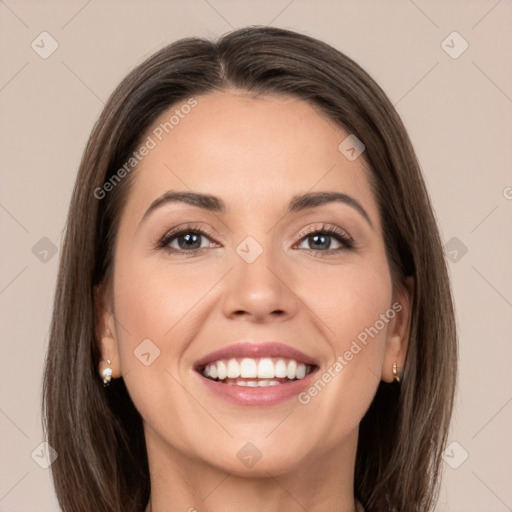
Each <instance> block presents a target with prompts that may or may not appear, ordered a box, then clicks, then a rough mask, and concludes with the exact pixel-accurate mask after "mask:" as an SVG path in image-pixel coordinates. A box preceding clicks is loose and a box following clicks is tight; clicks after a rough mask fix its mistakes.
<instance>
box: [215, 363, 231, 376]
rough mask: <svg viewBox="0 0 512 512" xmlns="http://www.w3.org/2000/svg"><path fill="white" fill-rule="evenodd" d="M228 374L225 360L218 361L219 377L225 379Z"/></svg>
mask: <svg viewBox="0 0 512 512" xmlns="http://www.w3.org/2000/svg"><path fill="white" fill-rule="evenodd" d="M227 375H228V372H227V369H226V365H225V364H224V361H217V377H218V379H219V380H224V379H225V378H226V377H227Z"/></svg>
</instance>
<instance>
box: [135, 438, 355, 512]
mask: <svg viewBox="0 0 512 512" xmlns="http://www.w3.org/2000/svg"><path fill="white" fill-rule="evenodd" d="M349 437H350V439H346V440H345V441H346V442H345V443H343V444H342V445H339V446H336V447H333V448H332V449H330V450H328V451H327V452H326V453H323V454H320V455H315V456H314V457H313V456H310V457H308V459H307V460H302V461H300V462H299V463H298V464H295V465H294V466H293V467H292V468H290V469H289V470H288V471H284V472H283V471H282V470H281V471H272V469H273V468H272V466H271V465H270V464H268V463H267V466H263V464H262V465H261V466H260V468H259V471H258V472H257V473H256V472H255V473H256V474H253V475H250V476H247V475H244V474H237V467H234V468H231V467H227V468H223V467H220V464H219V465H212V464H209V463H207V462H205V461H204V460H202V459H200V458H198V457H194V456H193V455H191V454H190V453H183V452H180V451H178V450H176V449H172V448H171V447H170V446H169V445H168V444H164V443H163V442H162V440H161V439H160V440H159V439H158V438H157V437H156V436H153V435H151V433H148V432H147V436H146V446H147V449H148V461H149V468H150V475H151V498H150V501H149V503H148V506H147V508H146V511H145V512H183V511H188V512H200V511H201V510H206V509H207V510H208V511H209V512H234V511H239V510H240V509H243V510H244V511H246V512H259V511H260V510H265V511H266V512H278V511H280V510H293V509H296V508H299V509H303V510H307V511H308V512H327V511H329V512H334V511H336V512H364V511H363V508H362V506H361V504H360V503H358V502H357V500H356V499H355V497H354V481H353V477H354V467H355V454H356V447H357V431H355V432H354V434H353V435H351V436H349ZM260 462H263V459H262V460H261V461H260ZM256 469H257V467H255V470H256Z"/></svg>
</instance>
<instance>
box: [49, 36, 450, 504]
mask: <svg viewBox="0 0 512 512" xmlns="http://www.w3.org/2000/svg"><path fill="white" fill-rule="evenodd" d="M455 380H456V333H455V322H454V313H453V306H452V298H451V292H450V285H449V280H448V276H447V271H446V266H445V261H444V257H443V251H442V246H441V243H440V238H439V234H438V230H437V227H436V222H435V218H434V215H433V212H432V208H431V204H430V201H429V197H428V194H427V191H426V188H425V185H424V181H423V178H422V175H421V171H420V168H419V165H418V162H417V160H416V157H415V154H414V150H413V148H412V146H411V143H410V141H409V138H408V136H407V134H406V131H405V128H404V126H403V124H402V122H401V121H400V119H399V117H398V115H397V113H396V111H395V110H394V108H393V106H392V105H391V103H390V101H389V100H388V99H387V97H386V96H385V94H384V92H383V91H382V90H381V89H380V87H379V86H378V85H377V84H376V83H375V82H374V81H373V80H372V79H371V78H370V77H369V76H368V75H367V74H366V72H365V71H363V70H362V69H361V68H360V67H359V66H358V65H357V64H356V63H354V62H353V61H352V60H350V59H349V58H348V57H346V56H345V55H343V54H341V53H340V52H338V51H337V50H335V49H333V48H332V47H330V46H328V45H326V44H325V43H322V42H320V41H318V40H315V39H312V38H310V37H307V36H305V35H301V34H298V33H295V32H292V31H288V30H283V29H277V28H268V27H249V28H244V29H241V30H237V31H235V32H232V33H230V34H227V35H225V36H224V37H222V38H220V40H218V41H216V42H211V41H208V40H204V39H198V38H187V39H182V40H180V41H177V42H176V43H174V44H171V45H169V46H167V47H166V48H164V49H163V50H161V51H159V52H158V53H156V54H155V55H153V56H151V57H150V58H149V59H147V60H146V61H145V62H143V63H142V64H141V65H139V66H138V67H137V68H136V69H135V70H133V71H132V72H131V73H130V74H129V75H128V76H127V77H126V78H125V79H124V80H123V81H122V83H121V84H120V85H119V87H118V88H117V89H116V90H115V91H114V93H113V95H112V96H111V98H110V99H109V101H108V103H107V105H106V106H105V108H104V110H103V113H102V114H101V117H100V119H99V121H98V122H97V124H96V126H95V127H94V130H93V132H92V134H91V137H90V140H89V143H88V145H87V147H86V149H85V152H84V156H83V159H82V162H81V166H80V170H79V173H78V177H77V181H76V185H75V189H74V192H73V197H72V200H71V207H70V210H69V215H68V223H67V229H66V236H65V240H64V245H63V249H62V258H61V262H60V271H59V278H58V284H57V289H56V296H55V302H54V313H53V319H52V326H51V336H50V345H49V351H48V357H47V365H46V371H45V381H44V412H45V429H46V432H47V437H48V442H49V444H50V445H51V446H53V447H54V448H55V449H56V451H57V453H58V458H57V460H56V461H55V462H54V464H53V465H52V472H53V477H54V483H55V488H56V492H57V496H58V499H59V502H60V505H61V507H62V510H64V511H66V512H68V511H69V512H71V511H73V512H77V511H86V510H87V511H90V510H96V511H107V510H108V511H116V512H117V511H119V512H121V511H122V512H127V511H137V512H142V511H146V512H149V511H151V512H163V511H165V512H169V511H178V510H190V511H192V510H198V511H202V510H208V511H210V512H215V511H219V510H222V511H224V512H225V511H230V510H235V509H236V510H244V511H256V510H266V511H273V510H286V511H295V510H308V511H309V512H313V511H329V512H331V511H346V512H349V511H350V512H353V511H356V510H357V511H361V510H364V511H366V512H380V511H397V512H405V511H407V512H412V511H421V512H425V511H430V510H432V509H433V507H434V505H435V501H436V496H437V491H438V486H439V472H440V463H441V452H442V449H443V445H444V443H445V440H446V435H447V429H448V426H449V421H450V416H451V411H452V403H453V395H454V386H455Z"/></svg>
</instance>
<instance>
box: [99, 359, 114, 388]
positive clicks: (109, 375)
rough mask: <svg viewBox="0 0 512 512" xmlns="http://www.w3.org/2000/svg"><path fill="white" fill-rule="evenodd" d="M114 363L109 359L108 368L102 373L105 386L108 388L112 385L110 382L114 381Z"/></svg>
mask: <svg viewBox="0 0 512 512" xmlns="http://www.w3.org/2000/svg"><path fill="white" fill-rule="evenodd" d="M111 363H112V361H111V360H110V359H107V364H108V366H109V367H108V368H105V369H104V370H103V371H102V372H101V376H102V377H103V385H104V386H105V387H107V386H108V385H109V384H110V381H111V380H112V368H110V364H111Z"/></svg>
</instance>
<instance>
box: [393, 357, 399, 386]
mask: <svg viewBox="0 0 512 512" xmlns="http://www.w3.org/2000/svg"><path fill="white" fill-rule="evenodd" d="M393 380H394V381H396V382H400V374H399V373H398V365H397V364H396V361H395V362H394V363H393Z"/></svg>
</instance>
